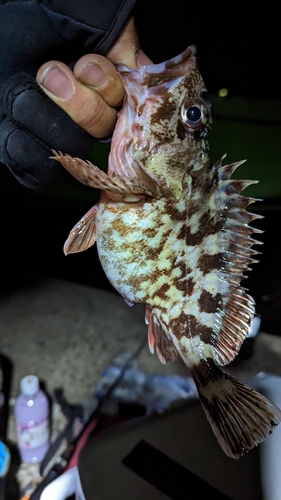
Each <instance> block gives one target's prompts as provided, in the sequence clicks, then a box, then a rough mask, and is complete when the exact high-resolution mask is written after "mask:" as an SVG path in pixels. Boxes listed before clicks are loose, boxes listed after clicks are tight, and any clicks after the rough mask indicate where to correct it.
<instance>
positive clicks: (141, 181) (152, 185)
mask: <svg viewBox="0 0 281 500" xmlns="http://www.w3.org/2000/svg"><path fill="white" fill-rule="evenodd" d="M53 153H54V156H53V157H52V158H53V159H54V160H57V161H58V162H60V163H61V164H62V166H63V167H64V168H65V169H66V170H67V171H68V172H69V173H70V174H71V175H72V176H73V177H75V178H76V179H77V180H78V181H80V182H82V184H85V185H86V186H91V187H94V188H97V189H102V190H105V191H106V194H107V196H108V197H109V198H110V199H112V200H114V201H124V202H128V203H135V202H138V201H141V200H142V199H143V198H144V197H145V196H152V197H154V198H155V197H156V198H157V197H158V198H159V197H160V196H163V195H164V194H167V192H166V191H165V190H163V189H162V188H161V187H160V186H159V185H158V184H156V182H155V181H153V180H152V179H151V178H150V177H148V176H147V175H146V174H143V176H142V178H138V177H136V178H134V177H125V176H124V177H122V176H119V175H116V176H112V177H110V176H109V175H108V174H106V173H105V172H104V171H103V170H100V169H99V168H98V167H97V166H96V165H93V164H92V163H91V162H89V161H84V160H81V159H80V158H72V157H71V156H69V155H63V154H62V153H61V152H60V151H59V152H58V153H57V152H56V151H54V150H53Z"/></svg>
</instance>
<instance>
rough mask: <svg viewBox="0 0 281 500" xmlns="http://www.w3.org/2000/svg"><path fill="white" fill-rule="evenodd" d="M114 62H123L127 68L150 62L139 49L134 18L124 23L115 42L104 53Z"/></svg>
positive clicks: (134, 67) (135, 67)
mask: <svg viewBox="0 0 281 500" xmlns="http://www.w3.org/2000/svg"><path fill="white" fill-rule="evenodd" d="M106 56H107V57H108V59H110V61H112V62H113V63H114V64H124V66H127V68H129V69H137V68H139V67H140V66H143V65H145V64H152V61H151V59H149V57H147V56H146V55H145V54H144V52H143V51H142V50H141V49H140V44H139V39H138V34H137V30H136V26H135V21H134V18H133V17H131V18H130V19H129V21H127V23H126V24H125V26H124V28H123V30H122V31H121V33H120V35H119V37H118V39H117V40H116V42H115V44H114V45H113V46H112V47H111V49H110V51H109V52H108V53H107V55H106Z"/></svg>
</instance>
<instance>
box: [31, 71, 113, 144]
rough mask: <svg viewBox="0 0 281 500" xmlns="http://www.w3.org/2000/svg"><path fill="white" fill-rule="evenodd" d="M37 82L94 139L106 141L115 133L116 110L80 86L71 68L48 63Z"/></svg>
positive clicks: (99, 96) (92, 91)
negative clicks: (105, 139) (105, 138)
mask: <svg viewBox="0 0 281 500" xmlns="http://www.w3.org/2000/svg"><path fill="white" fill-rule="evenodd" d="M106 78H107V77H106V74H105V79H106ZM36 80H37V82H38V84H39V85H40V87H41V88H42V90H43V91H44V92H45V93H46V94H47V95H48V96H49V97H50V98H51V99H52V100H53V101H54V102H55V103H56V104H57V105H58V106H60V107H61V108H62V109H63V110H64V111H65V112H66V113H67V114H68V115H69V116H70V117H71V118H72V120H74V122H75V123H77V124H78V125H80V127H82V128H83V129H84V130H85V131H86V132H88V133H89V134H91V135H92V136H93V137H97V138H101V137H106V136H108V135H110V134H111V133H112V131H113V128H114V125H115V123H116V118H117V111H116V109H114V108H112V107H111V106H109V105H108V104H107V103H106V102H105V101H104V99H103V98H102V97H101V95H99V94H98V93H97V92H95V91H94V90H92V89H90V88H89V87H86V86H85V85H83V84H82V83H80V82H78V81H77V80H76V78H75V76H74V74H73V73H72V71H71V70H70V69H69V68H68V66H66V65H65V64H63V63H61V62H59V61H50V62H48V63H45V64H43V66H41V68H40V69H39V71H38V73H37V76H36Z"/></svg>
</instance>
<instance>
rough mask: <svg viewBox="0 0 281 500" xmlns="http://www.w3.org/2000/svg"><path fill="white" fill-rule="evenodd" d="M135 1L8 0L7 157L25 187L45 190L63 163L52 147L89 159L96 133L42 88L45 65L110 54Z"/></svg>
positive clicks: (1, 96) (3, 136)
mask: <svg viewBox="0 0 281 500" xmlns="http://www.w3.org/2000/svg"><path fill="white" fill-rule="evenodd" d="M134 3H135V2H134V0H107V1H105V0H81V1H80V2H77V1H75V0H67V1H64V0H41V1H39V0H29V1H22V2H18V1H15V0H10V1H6V0H0V47H1V65H0V118H1V122H0V160H1V161H2V163H4V164H6V165H7V166H8V168H9V169H10V171H11V172H12V173H13V174H14V175H15V177H16V178H17V179H18V180H19V181H20V182H21V183H22V184H24V185H25V186H27V187H32V188H39V187H41V186H42V185H44V184H45V183H46V182H48V181H50V180H51V179H52V178H53V177H55V175H56V173H57V172H58V170H59V168H60V167H59V165H58V164H57V162H55V161H53V160H49V156H50V155H51V149H60V150H62V151H65V152H67V153H69V154H71V155H74V156H81V157H87V155H89V152H90V151H91V149H92V147H93V137H91V136H90V135H89V134H87V133H86V132H85V131H84V130H82V129H81V128H80V127H79V126H78V125H76V124H75V123H74V122H73V121H72V120H71V119H70V118H69V117H68V115H67V114H66V113H65V112H64V111H63V110H61V109H60V108H59V107H58V106H57V105H56V104H54V103H53V102H52V101H51V99H49V98H48V97H47V96H46V95H45V94H44V92H43V91H42V90H41V89H40V87H39V86H38V84H37V83H36V81H35V76H36V73H37V71H38V69H39V67H40V66H41V65H42V64H43V63H45V62H47V61H49V60H52V59H56V60H59V61H62V62H64V63H65V64H67V65H68V66H69V67H73V66H74V64H75V62H76V61H77V60H78V59H79V58H80V57H82V56H83V55H84V54H87V53H90V52H93V53H98V54H101V55H105V54H106V53H107V52H108V51H109V49H110V48H111V46H112V45H113V44H114V42H115V41H116V39H117V38H118V36H119V34H120V32H121V30H122V28H123V26H124V24H125V22H126V21H127V19H128V17H129V16H130V14H131V11H132V9H133V6H134Z"/></svg>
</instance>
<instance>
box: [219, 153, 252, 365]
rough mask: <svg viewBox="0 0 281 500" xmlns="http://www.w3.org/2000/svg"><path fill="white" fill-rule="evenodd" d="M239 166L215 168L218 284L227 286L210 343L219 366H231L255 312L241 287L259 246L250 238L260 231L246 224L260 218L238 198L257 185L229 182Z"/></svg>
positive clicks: (245, 201) (241, 198)
mask: <svg viewBox="0 0 281 500" xmlns="http://www.w3.org/2000/svg"><path fill="white" fill-rule="evenodd" d="M242 163H244V162H237V163H232V164H230V165H226V166H221V161H220V162H218V163H217V164H216V166H215V167H214V168H215V169H217V185H216V189H215V191H214V199H215V203H216V207H217V210H218V212H220V213H221V217H222V218H223V220H224V224H223V228H222V230H221V232H220V235H219V242H218V246H219V248H220V249H221V268H220V271H219V280H220V281H221V283H228V287H227V289H226V291H225V293H222V299H221V302H222V308H221V310H220V311H218V312H217V313H216V318H217V321H216V325H215V336H214V337H212V339H211V344H212V352H213V356H214V360H215V361H216V363H217V364H219V365H226V364H228V363H230V362H231V361H232V360H233V359H234V358H235V356H236V355H237V354H238V352H239V350H240V348H241V345H242V343H243V341H244V340H245V338H246V336H247V334H248V331H249V327H250V324H251V320H252V318H253V315H254V312H255V307H254V305H255V304H254V300H253V299H252V297H251V296H250V295H248V294H247V293H246V290H245V289H244V288H243V287H241V286H240V283H241V281H242V280H243V279H244V278H245V276H244V272H245V271H248V270H250V269H251V268H250V267H249V264H252V263H254V262H257V260H256V259H253V258H252V256H253V255H254V254H256V253H258V252H256V251H255V250H253V249H252V245H254V244H261V242H260V241H257V240H255V239H254V238H253V237H252V234H253V233H261V232H262V231H260V230H259V229H256V228H253V227H251V226H250V225H249V224H250V223H251V222H252V221H253V220H254V219H259V218H261V216H260V215H257V214H252V213H250V212H248V211H247V210H246V207H247V205H248V204H249V203H251V202H252V201H253V199H252V198H247V197H245V196H241V195H240V192H241V191H242V190H243V189H245V187H247V186H248V185H250V184H254V183H256V181H242V180H237V179H233V180H232V179H230V176H231V174H232V173H233V172H234V170H236V168H237V167H238V166H240V165H241V164H242ZM221 207H223V209H221ZM222 288H223V287H222Z"/></svg>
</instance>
